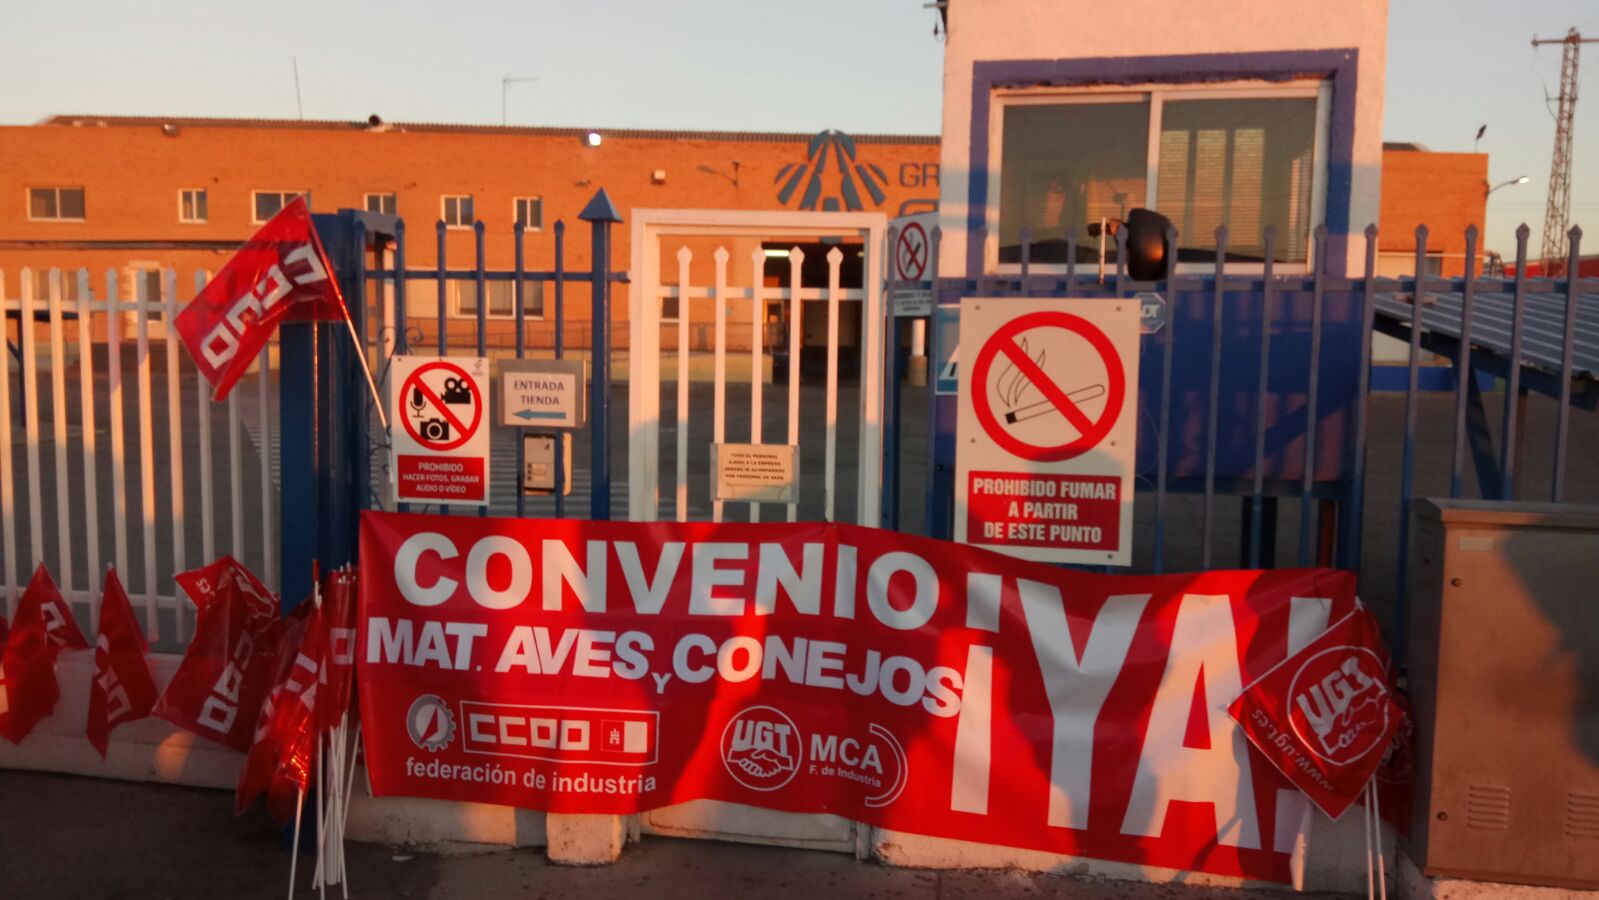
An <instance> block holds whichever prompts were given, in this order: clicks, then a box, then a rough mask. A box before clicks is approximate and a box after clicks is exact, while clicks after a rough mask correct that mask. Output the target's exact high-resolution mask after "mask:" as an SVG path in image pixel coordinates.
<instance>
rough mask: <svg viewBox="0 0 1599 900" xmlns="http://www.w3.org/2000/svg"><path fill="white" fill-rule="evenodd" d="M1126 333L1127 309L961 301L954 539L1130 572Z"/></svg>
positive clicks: (1104, 304) (1130, 336)
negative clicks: (966, 353)
mask: <svg viewBox="0 0 1599 900" xmlns="http://www.w3.org/2000/svg"><path fill="white" fill-rule="evenodd" d="M1138 336H1139V330H1138V303H1137V302H1136V301H1128V300H1117V299H1091V300H1090V299H1081V300H1026V301H1018V300H1015V299H997V300H990V299H967V300H964V301H962V303H961V343H962V345H963V347H967V348H972V349H971V351H970V352H972V353H973V355H972V357H971V364H970V365H969V366H963V367H961V370H960V385H959V395H960V403H959V412H958V415H957V419H956V441H957V443H956V454H955V462H956V489H955V495H956V496H955V504H956V509H955V537H956V539H957V540H961V541H965V542H967V543H972V544H978V545H982V546H985V547H989V548H991V549H995V550H1001V551H1004V552H1008V553H1011V554H1012V555H1015V556H1020V557H1023V558H1026V559H1035V560H1041V561H1046V562H1071V563H1094V564H1100V565H1129V564H1131V562H1132V552H1131V535H1132V505H1133V465H1134V450H1135V442H1136V440H1137V416H1136V404H1137V393H1138V392H1137V382H1136V379H1137V371H1138Z"/></svg>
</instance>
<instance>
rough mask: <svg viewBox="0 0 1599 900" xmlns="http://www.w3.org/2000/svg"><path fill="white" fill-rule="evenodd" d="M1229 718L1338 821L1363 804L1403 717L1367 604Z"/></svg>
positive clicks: (1270, 675) (1263, 682)
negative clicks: (1359, 801) (1357, 803)
mask: <svg viewBox="0 0 1599 900" xmlns="http://www.w3.org/2000/svg"><path fill="white" fill-rule="evenodd" d="M1227 712H1228V713H1229V714H1230V715H1231V716H1232V717H1233V719H1234V720H1236V721H1237V722H1238V725H1239V727H1240V728H1242V729H1243V731H1244V734H1245V735H1247V736H1248V737H1249V740H1250V742H1251V743H1253V744H1254V745H1255V747H1256V749H1258V750H1259V751H1260V752H1261V753H1262V754H1263V755H1264V756H1265V757H1266V758H1267V759H1269V760H1270V761H1271V763H1272V765H1274V766H1276V767H1277V768H1278V770H1280V771H1281V772H1282V773H1283V775H1285V776H1287V777H1288V780H1289V781H1292V782H1293V783H1294V785H1295V786H1296V787H1298V788H1299V789H1300V790H1302V791H1304V792H1305V796H1307V797H1309V798H1310V801H1311V802H1312V803H1314V804H1316V806H1317V807H1318V808H1320V809H1321V811H1322V812H1324V813H1326V814H1327V815H1329V816H1331V817H1332V818H1334V819H1336V818H1338V817H1339V816H1341V815H1343V812H1344V810H1346V809H1348V808H1349V806H1350V805H1351V804H1353V803H1354V802H1355V801H1356V800H1357V799H1359V798H1360V793H1361V791H1364V790H1365V789H1366V784H1367V782H1369V781H1371V778H1372V775H1374V774H1375V773H1376V771H1377V766H1378V765H1379V764H1381V763H1382V758H1383V754H1384V753H1386V752H1387V750H1388V745H1389V744H1390V743H1392V741H1393V737H1394V732H1395V731H1397V730H1398V728H1399V723H1400V719H1401V718H1402V717H1403V715H1404V713H1403V711H1402V710H1401V709H1400V707H1399V705H1398V704H1397V703H1396V702H1395V701H1394V693H1393V689H1392V688H1391V687H1390V686H1389V683H1388V658H1387V655H1386V654H1384V653H1383V650H1382V643H1381V641H1379V639H1378V636H1377V623H1376V621H1375V620H1374V619H1373V618H1372V615H1371V611H1370V610H1368V609H1367V608H1366V607H1364V606H1357V607H1355V609H1354V610H1352V611H1351V612H1350V613H1349V615H1347V616H1344V617H1343V618H1342V619H1339V620H1338V621H1337V622H1335V623H1334V624H1333V625H1332V626H1331V627H1330V628H1328V629H1327V630H1326V631H1325V632H1323V633H1322V634H1321V636H1320V637H1317V638H1316V639H1315V640H1313V641H1311V642H1310V643H1309V644H1306V645H1305V646H1304V648H1303V649H1301V650H1300V651H1299V652H1298V653H1295V654H1294V655H1293V656H1290V657H1289V658H1288V659H1286V660H1284V661H1283V662H1282V663H1280V664H1279V665H1277V666H1275V667H1274V668H1272V669H1271V670H1270V671H1268V672H1267V673H1266V674H1264V675H1262V676H1261V677H1260V678H1259V679H1257V680H1256V681H1255V682H1254V683H1253V684H1251V685H1250V686H1249V687H1247V688H1245V689H1244V691H1243V693H1241V694H1239V695H1238V699H1236V700H1234V701H1233V702H1232V704H1231V705H1229V706H1228V707H1227Z"/></svg>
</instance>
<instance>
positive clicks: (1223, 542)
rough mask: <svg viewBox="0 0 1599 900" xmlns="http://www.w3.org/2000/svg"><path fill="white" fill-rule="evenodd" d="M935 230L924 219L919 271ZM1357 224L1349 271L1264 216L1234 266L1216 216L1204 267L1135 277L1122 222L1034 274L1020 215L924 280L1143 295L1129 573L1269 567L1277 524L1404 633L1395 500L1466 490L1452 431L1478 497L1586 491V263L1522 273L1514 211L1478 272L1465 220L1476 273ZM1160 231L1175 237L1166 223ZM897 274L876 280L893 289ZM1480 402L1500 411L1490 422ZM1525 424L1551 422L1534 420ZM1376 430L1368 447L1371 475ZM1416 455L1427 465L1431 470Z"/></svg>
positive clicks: (1589, 409)
mask: <svg viewBox="0 0 1599 900" xmlns="http://www.w3.org/2000/svg"><path fill="white" fill-rule="evenodd" d="M1415 234H1416V247H1415V270H1416V271H1418V272H1423V273H1425V272H1426V263H1427V258H1426V253H1427V239H1428V232H1427V230H1426V228H1425V227H1422V228H1418V229H1417V230H1416V232H1415ZM938 238H939V234H938V231H937V230H936V229H935V231H934V236H933V242H932V244H933V250H934V254H935V256H934V260H933V263H932V267H933V268H934V270H935V271H936V266H937V257H936V253H937V249H938V245H939V241H938ZM1364 238H1365V248H1364V249H1365V253H1364V259H1365V263H1364V270H1363V271H1362V272H1361V273H1360V274H1359V275H1357V276H1355V277H1336V276H1333V275H1331V274H1329V272H1328V271H1327V246H1328V240H1327V234H1326V231H1325V229H1322V228H1318V229H1317V230H1316V231H1315V232H1314V234H1313V245H1314V246H1313V255H1312V257H1311V258H1312V259H1313V260H1316V261H1318V263H1317V265H1316V266H1315V268H1314V269H1313V270H1312V271H1311V272H1308V273H1304V274H1287V275H1284V274H1279V273H1278V272H1277V271H1276V268H1277V266H1276V263H1274V262H1273V257H1274V255H1275V253H1274V250H1275V246H1276V236H1275V234H1274V233H1273V231H1272V230H1270V229H1268V230H1267V232H1266V235H1265V254H1264V260H1263V261H1260V262H1256V263H1254V264H1253V265H1251V266H1249V267H1248V268H1247V269H1245V270H1244V271H1239V270H1240V269H1241V268H1243V267H1242V266H1240V265H1239V263H1238V262H1237V261H1235V260H1229V259H1228V257H1227V231H1226V229H1225V228H1221V229H1218V230H1217V232H1216V251H1215V256H1214V263H1213V266H1214V268H1213V270H1212V271H1208V272H1204V273H1194V274H1188V273H1185V272H1182V271H1180V270H1179V269H1178V267H1177V265H1176V262H1175V254H1174V253H1169V254H1168V259H1170V260H1172V261H1171V262H1169V263H1168V266H1167V270H1166V276H1165V278H1164V279H1162V280H1160V281H1157V282H1135V281H1133V280H1132V279H1131V278H1130V277H1129V276H1128V274H1127V270H1126V247H1125V236H1124V235H1118V239H1117V241H1116V243H1115V245H1114V246H1113V247H1112V248H1111V249H1110V253H1109V256H1108V259H1107V261H1106V266H1105V268H1104V270H1103V272H1100V271H1096V270H1095V268H1094V267H1093V266H1092V265H1088V266H1080V265H1079V264H1077V263H1076V262H1075V260H1076V259H1077V257H1078V252H1077V249H1078V240H1077V235H1076V234H1075V233H1074V232H1071V231H1068V232H1067V233H1066V234H1065V240H1064V243H1065V246H1066V259H1067V262H1066V264H1065V266H1064V271H1050V272H1039V271H1038V269H1037V267H1035V266H1033V265H1032V263H1031V258H1032V249H1033V246H1034V244H1033V240H1032V237H1031V236H1030V235H1027V234H1025V233H1024V234H1023V236H1022V248H1021V263H1020V266H1019V267H1018V268H1017V270H1016V271H1015V272H1013V273H1009V274H997V275H984V276H982V277H977V278H963V279H939V280H937V281H936V282H935V283H933V284H932V285H931V287H932V288H933V290H934V291H935V298H936V300H937V301H938V302H939V303H940V304H944V305H953V304H954V303H956V302H958V301H959V299H960V298H962V297H1012V298H1016V299H1018V300H1025V299H1026V298H1029V297H1067V298H1071V297H1132V296H1135V295H1137V294H1140V293H1144V292H1152V293H1156V294H1159V295H1160V297H1161V298H1162V299H1163V301H1164V303H1165V305H1166V310H1167V319H1168V323H1167V325H1166V326H1165V327H1164V328H1163V329H1162V330H1160V331H1159V332H1158V333H1155V334H1149V335H1146V336H1145V337H1144V338H1143V347H1142V351H1143V352H1142V355H1141V362H1140V369H1141V371H1140V373H1139V415H1140V426H1141V427H1140V429H1139V447H1138V454H1137V477H1138V482H1139V485H1140V487H1141V489H1142V490H1143V492H1144V495H1143V496H1141V497H1140V499H1139V503H1138V507H1137V513H1136V515H1137V521H1138V522H1139V523H1140V528H1139V530H1138V533H1137V536H1136V538H1137V543H1138V546H1137V548H1136V551H1135V560H1136V569H1137V570H1146V571H1153V572H1160V571H1169V570H1172V569H1182V568H1210V567H1213V566H1216V565H1230V564H1237V565H1241V566H1248V567H1259V566H1266V567H1271V566H1275V565H1278V564H1279V559H1278V554H1277V553H1276V547H1277V545H1278V538H1283V539H1285V541H1284V543H1288V544H1290V545H1292V546H1294V547H1296V552H1295V553H1294V554H1293V557H1292V559H1291V560H1289V562H1291V563H1292V564H1296V565H1317V564H1335V565H1339V566H1343V567H1348V568H1353V569H1363V579H1362V588H1363V591H1364V593H1365V594H1366V596H1367V597H1368V599H1370V598H1377V599H1378V601H1379V605H1381V606H1383V607H1385V610H1384V611H1385V612H1391V613H1392V617H1393V621H1394V630H1393V632H1392V633H1393V634H1394V641H1395V646H1396V647H1402V645H1403V628H1404V619H1405V612H1404V603H1405V594H1406V589H1407V585H1406V583H1405V578H1406V571H1407V566H1406V553H1407V552H1408V548H1407V546H1406V543H1407V541H1408V517H1409V516H1408V510H1409V506H1410V502H1411V500H1412V499H1413V498H1415V497H1418V496H1439V495H1443V494H1447V495H1448V496H1455V497H1459V496H1463V495H1469V494H1470V493H1471V490H1470V489H1471V488H1472V487H1473V484H1472V483H1471V482H1468V480H1467V479H1466V478H1465V474H1466V472H1465V460H1466V450H1467V449H1468V448H1469V449H1470V451H1471V458H1472V460H1473V464H1474V467H1475V469H1476V471H1477V475H1478V477H1477V479H1476V486H1477V487H1478V490H1479V492H1480V495H1481V496H1484V497H1488V498H1499V499H1512V498H1517V497H1520V498H1538V499H1553V500H1557V501H1558V500H1561V499H1590V500H1591V499H1599V497H1596V496H1595V495H1596V493H1599V491H1596V485H1595V481H1596V479H1595V478H1593V476H1592V473H1591V470H1587V469H1585V470H1583V472H1582V476H1583V477H1582V480H1581V484H1580V489H1579V485H1578V484H1576V483H1574V482H1573V479H1572V472H1570V471H1568V470H1569V469H1570V466H1569V463H1568V460H1569V448H1570V447H1572V446H1581V445H1582V441H1581V437H1577V438H1574V435H1575V434H1578V433H1579V432H1580V435H1581V436H1585V437H1587V438H1588V439H1589V440H1593V439H1599V421H1596V420H1599V417H1596V416H1595V415H1594V414H1593V410H1594V407H1595V401H1596V397H1599V385H1596V382H1595V379H1596V377H1599V281H1594V280H1589V281H1587V282H1581V281H1579V280H1578V279H1576V278H1571V279H1564V280H1549V279H1539V278H1529V277H1527V276H1526V275H1525V274H1524V273H1525V269H1526V266H1525V262H1526V256H1527V229H1526V228H1525V226H1523V228H1522V229H1521V231H1520V232H1519V233H1518V247H1517V254H1516V255H1517V265H1516V274H1515V276H1514V277H1512V278H1509V279H1506V278H1503V277H1500V278H1485V277H1481V276H1480V275H1479V274H1476V273H1477V272H1478V266H1479V260H1478V256H1477V238H1478V235H1477V232H1476V230H1475V229H1474V228H1473V229H1471V230H1469V231H1468V232H1467V233H1466V241H1467V245H1468V250H1467V258H1466V272H1468V273H1472V277H1460V278H1440V277H1432V276H1427V275H1425V274H1424V275H1423V276H1422V277H1421V278H1420V279H1417V278H1416V277H1414V276H1409V277H1403V278H1384V277H1380V276H1378V275H1377V274H1376V268H1375V261H1376V254H1377V230H1376V228H1375V227H1372V228H1368V229H1367V230H1366V232H1365V235H1364ZM893 239H894V238H893V236H892V235H891V237H890V241H892V240H893ZM1580 240H1581V231H1580V230H1579V229H1572V231H1571V234H1570V236H1569V244H1568V249H1569V255H1570V258H1571V260H1572V263H1571V265H1570V267H1569V270H1570V271H1573V272H1574V271H1576V266H1575V261H1576V259H1577V257H1578V251H1579V247H1580ZM1167 246H1168V248H1175V247H1176V246H1177V243H1176V233H1175V231H1173V232H1171V233H1169V234H1168V236H1167ZM901 287H902V286H900V285H890V292H891V294H892V292H893V291H895V290H897V289H899V288H901ZM1585 292H1586V293H1585ZM1416 309H1421V310H1422V311H1423V312H1422V315H1421V322H1422V325H1421V327H1420V328H1412V327H1411V322H1412V321H1413V319H1414V318H1415V316H1414V310H1416ZM1376 334H1383V335H1392V336H1396V337H1400V338H1403V339H1404V340H1405V341H1406V342H1407V343H1408V352H1407V354H1406V356H1405V363H1404V364H1403V365H1404V368H1405V371H1406V373H1407V378H1406V381H1405V390H1404V391H1403V407H1402V410H1396V409H1394V408H1393V406H1394V404H1393V403H1392V402H1390V398H1389V397H1388V396H1386V395H1384V394H1380V393H1373V391H1372V389H1371V386H1372V371H1373V365H1372V340H1373V336H1374V335H1376ZM940 337H941V336H940V334H939V331H938V329H936V328H935V329H934V333H933V339H934V347H933V358H934V364H935V365H936V363H937V360H938V359H939V358H940V357H941V355H947V354H948V351H949V349H950V348H949V347H948V346H944V347H942V348H941V347H940V346H939V342H940ZM944 340H945V341H947V338H945V339H944ZM898 356H899V354H896V357H898ZM1423 372H1430V373H1433V374H1438V373H1449V374H1451V375H1452V377H1451V378H1448V379H1444V381H1446V382H1448V383H1447V384H1445V385H1444V387H1443V388H1442V390H1438V389H1436V388H1433V387H1432V385H1433V384H1434V383H1436V382H1438V381H1440V379H1436V378H1434V379H1427V380H1426V381H1427V382H1428V383H1426V384H1424V383H1423V382H1424V379H1422V378H1421V377H1420V376H1421V373H1423ZM1529 389H1530V390H1532V391H1534V392H1538V393H1542V394H1543V395H1545V397H1546V398H1547V399H1548V400H1549V401H1550V403H1549V404H1546V406H1550V407H1551V408H1544V409H1541V410H1540V416H1539V422H1538V423H1537V424H1536V425H1533V426H1529V420H1528V410H1529V407H1530V406H1531V405H1532V404H1531V403H1530V402H1529V398H1528V392H1529ZM904 390H905V389H904V388H903V387H902V385H901V382H900V379H898V378H895V379H892V380H891V385H890V394H889V397H888V401H887V402H888V410H889V411H888V413H887V421H888V422H889V433H890V434H891V435H895V434H898V433H899V431H900V428H901V422H902V415H901V413H902V406H903V392H904ZM1445 404H1447V405H1448V409H1449V410H1452V413H1453V415H1452V420H1451V419H1446V420H1445V424H1444V428H1449V429H1451V430H1450V431H1448V432H1447V437H1446V434H1445V433H1442V432H1443V429H1436V430H1427V431H1425V432H1423V431H1419V430H1418V427H1419V426H1418V417H1420V416H1421V415H1422V414H1423V412H1426V413H1427V414H1428V416H1429V419H1433V418H1437V416H1436V415H1434V413H1436V412H1437V411H1438V410H1437V409H1436V408H1438V407H1441V406H1443V405H1445ZM1489 408H1496V409H1497V411H1498V412H1499V413H1500V417H1499V419H1500V421H1499V427H1498V434H1497V436H1495V435H1494V434H1492V429H1491V427H1490V423H1489V414H1488V410H1489ZM1574 413H1583V415H1582V416H1581V417H1575V416H1574ZM928 416H929V420H930V422H931V423H932V426H933V427H932V431H933V440H932V445H933V446H932V452H933V457H934V465H933V466H932V467H931V468H930V469H929V472H928V480H927V482H926V490H927V492H928V494H929V495H930V496H931V497H932V498H933V502H932V503H931V504H930V505H929V507H928V514H927V525H926V529H927V531H928V533H930V534H932V535H934V536H938V537H948V536H949V535H950V533H951V531H952V527H951V526H952V515H953V472H954V421H955V398H954V397H950V396H939V395H938V394H937V393H936V392H932V391H930V392H929V394H928ZM1450 422H1452V425H1451V424H1448V423H1450ZM1538 428H1542V429H1544V431H1545V432H1546V433H1545V434H1542V435H1538V434H1534V431H1535V430H1536V429H1538ZM1495 441H1497V447H1495V446H1494V442H1495ZM1374 446H1378V447H1380V449H1381V451H1382V455H1381V456H1380V457H1378V458H1376V460H1375V463H1376V466H1377V469H1376V472H1375V477H1374V473H1373V465H1372V460H1373V458H1372V454H1371V451H1372V448H1373V447H1374ZM1533 446H1536V447H1537V449H1538V450H1539V451H1540V452H1544V453H1546V454H1547V455H1548V457H1549V458H1550V460H1551V463H1552V464H1551V466H1550V467H1549V468H1547V469H1544V468H1539V469H1538V470H1537V480H1536V481H1534V480H1533V479H1532V478H1529V476H1528V475H1527V466H1528V462H1527V459H1528V454H1529V453H1531V452H1533V451H1532V449H1531V448H1532V447H1533ZM890 448H891V449H890V451H889V456H888V459H887V460H886V462H885V465H886V468H887V473H886V475H885V479H884V481H885V493H886V494H887V495H888V496H889V497H890V498H892V499H890V500H889V502H890V504H892V503H893V502H895V500H896V499H897V498H898V497H899V496H902V495H903V493H904V492H903V491H901V490H900V489H899V469H900V466H901V465H902V463H903V461H904V454H905V453H906V448H904V447H903V446H902V445H900V444H899V443H898V442H890ZM909 452H911V453H914V450H911V451H909ZM1445 455H1446V456H1447V458H1448V459H1449V460H1450V464H1449V468H1448V470H1447V471H1448V477H1447V479H1440V478H1437V477H1434V473H1433V471H1432V466H1431V464H1432V462H1433V460H1434V459H1436V458H1439V457H1440V456H1445ZM1518 463H1519V465H1518ZM1418 467H1425V468H1427V470H1428V471H1427V474H1426V476H1425V477H1422V476H1420V475H1418ZM1574 495H1575V496H1574ZM1229 497H1230V498H1236V499H1237V501H1238V505H1237V506H1236V507H1235V508H1236V510H1237V511H1236V518H1234V517H1232V516H1229V517H1228V518H1229V519H1230V520H1231V521H1232V522H1233V523H1235V524H1236V528H1235V529H1224V528H1223V527H1221V525H1222V523H1221V521H1220V520H1221V513H1222V507H1223V504H1222V502H1221V501H1222V500H1223V499H1224V498H1229ZM1280 502H1282V503H1288V504H1292V505H1297V515H1296V516H1290V517H1289V518H1288V520H1287V521H1284V522H1281V523H1279V522H1278V521H1277V519H1278V511H1277V507H1278V505H1279V503H1280ZM890 521H891V522H892V520H890ZM1229 531H1230V532H1231V534H1232V535H1234V536H1233V537H1229V536H1228V532H1229Z"/></svg>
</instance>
